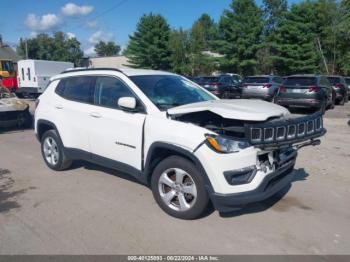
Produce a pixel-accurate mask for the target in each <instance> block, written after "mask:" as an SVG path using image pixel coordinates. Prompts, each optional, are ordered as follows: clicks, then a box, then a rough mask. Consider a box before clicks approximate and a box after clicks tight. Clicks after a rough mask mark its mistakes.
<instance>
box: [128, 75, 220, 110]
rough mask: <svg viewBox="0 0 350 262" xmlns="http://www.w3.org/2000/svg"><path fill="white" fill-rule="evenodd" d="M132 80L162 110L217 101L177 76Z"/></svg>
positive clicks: (135, 77) (149, 76)
mask: <svg viewBox="0 0 350 262" xmlns="http://www.w3.org/2000/svg"><path fill="white" fill-rule="evenodd" d="M130 79H131V81H133V82H134V83H135V84H136V85H137V86H138V87H139V88H140V90H141V91H142V92H143V93H144V94H145V95H146V96H147V97H148V98H149V99H150V100H151V101H152V102H153V103H154V104H155V105H156V106H157V107H158V108H159V109H160V110H166V109H168V108H172V107H175V106H180V105H186V104H190V103H196V102H202V101H209V100H214V99H215V97H214V96H213V95H210V94H208V93H207V92H206V91H204V90H203V89H201V88H200V87H198V86H197V85H194V84H192V83H191V82H190V81H188V80H186V79H185V78H182V77H180V76H176V75H143V76H131V77H130Z"/></svg>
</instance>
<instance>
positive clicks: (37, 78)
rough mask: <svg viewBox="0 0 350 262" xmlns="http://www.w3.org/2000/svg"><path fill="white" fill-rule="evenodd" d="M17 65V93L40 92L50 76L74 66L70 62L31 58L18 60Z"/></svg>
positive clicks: (34, 93)
mask: <svg viewBox="0 0 350 262" xmlns="http://www.w3.org/2000/svg"><path fill="white" fill-rule="evenodd" d="M17 65H18V76H17V80H18V93H19V94H20V95H23V94H27V95H39V94H41V93H42V92H44V90H45V88H46V86H47V84H48V83H49V81H50V78H51V77H52V76H54V75H57V74H59V73H61V72H62V71H64V70H66V69H69V68H73V67H74V64H73V63H70V62H60V61H46V60H32V59H28V60H20V61H18V64H17Z"/></svg>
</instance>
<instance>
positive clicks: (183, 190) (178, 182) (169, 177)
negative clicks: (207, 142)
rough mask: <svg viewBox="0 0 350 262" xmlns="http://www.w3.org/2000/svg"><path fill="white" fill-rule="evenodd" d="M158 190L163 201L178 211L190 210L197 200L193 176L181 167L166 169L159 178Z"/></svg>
mask: <svg viewBox="0 0 350 262" xmlns="http://www.w3.org/2000/svg"><path fill="white" fill-rule="evenodd" d="M158 190H159V194H160V197H161V199H162V201H163V202H164V203H165V204H166V205H167V206H168V207H170V208H171V209H173V210H176V211H187V210H189V209H190V208H191V207H192V206H193V205H194V204H195V202H196V200H197V187H196V184H195V182H194V180H193V178H192V177H191V175H190V174H188V173H187V172H186V171H184V170H182V169H180V168H170V169H167V170H165V171H164V172H163V173H162V174H161V176H160V178H159V180H158Z"/></svg>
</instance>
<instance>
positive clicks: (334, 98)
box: [330, 93, 336, 109]
mask: <svg viewBox="0 0 350 262" xmlns="http://www.w3.org/2000/svg"><path fill="white" fill-rule="evenodd" d="M335 96H336V95H335V93H332V104H331V106H330V108H331V109H334V107H335V104H336V97H335Z"/></svg>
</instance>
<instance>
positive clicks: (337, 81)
mask: <svg viewBox="0 0 350 262" xmlns="http://www.w3.org/2000/svg"><path fill="white" fill-rule="evenodd" d="M327 78H328V80H329V82H331V83H332V85H335V84H338V83H340V77H327Z"/></svg>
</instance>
